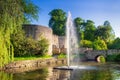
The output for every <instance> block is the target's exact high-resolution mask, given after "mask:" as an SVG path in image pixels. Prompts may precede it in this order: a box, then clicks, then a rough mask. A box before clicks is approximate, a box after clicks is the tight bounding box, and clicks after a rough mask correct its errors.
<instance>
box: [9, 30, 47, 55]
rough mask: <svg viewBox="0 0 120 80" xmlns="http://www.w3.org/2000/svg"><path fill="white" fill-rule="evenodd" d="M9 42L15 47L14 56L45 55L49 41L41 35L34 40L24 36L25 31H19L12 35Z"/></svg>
mask: <svg viewBox="0 0 120 80" xmlns="http://www.w3.org/2000/svg"><path fill="white" fill-rule="evenodd" d="M11 42H12V44H13V46H14V49H15V51H14V56H15V57H28V56H35V55H45V54H46V53H47V52H48V47H49V43H48V40H47V39H46V38H44V37H43V36H40V39H39V41H36V40H34V39H33V38H32V37H25V33H24V32H22V31H20V32H19V33H16V34H15V35H14V36H12V39H11Z"/></svg>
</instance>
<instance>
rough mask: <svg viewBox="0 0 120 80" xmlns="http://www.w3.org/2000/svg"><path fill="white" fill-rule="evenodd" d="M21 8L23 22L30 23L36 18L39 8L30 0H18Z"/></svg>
mask: <svg viewBox="0 0 120 80" xmlns="http://www.w3.org/2000/svg"><path fill="white" fill-rule="evenodd" d="M20 1H21V8H22V9H23V12H24V23H30V22H31V21H32V20H38V11H39V8H38V6H37V5H35V4H34V3H33V2H32V1H31V0H20Z"/></svg>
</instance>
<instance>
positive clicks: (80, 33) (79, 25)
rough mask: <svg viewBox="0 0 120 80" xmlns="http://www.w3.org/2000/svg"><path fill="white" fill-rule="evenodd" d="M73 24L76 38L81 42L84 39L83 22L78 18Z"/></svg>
mask: <svg viewBox="0 0 120 80" xmlns="http://www.w3.org/2000/svg"><path fill="white" fill-rule="evenodd" d="M74 24H75V26H76V27H77V33H78V36H79V37H80V39H81V40H83V39H84V33H83V31H84V27H83V24H84V20H83V19H82V18H80V17H77V18H75V19H74Z"/></svg>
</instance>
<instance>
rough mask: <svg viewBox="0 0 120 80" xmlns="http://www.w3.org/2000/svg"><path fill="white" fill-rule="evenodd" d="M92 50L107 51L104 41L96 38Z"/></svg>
mask: <svg viewBox="0 0 120 80" xmlns="http://www.w3.org/2000/svg"><path fill="white" fill-rule="evenodd" d="M93 49H95V50H107V45H106V43H105V41H104V40H101V39H100V38H98V39H96V40H95V41H94V42H93Z"/></svg>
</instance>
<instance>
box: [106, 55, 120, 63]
mask: <svg viewBox="0 0 120 80" xmlns="http://www.w3.org/2000/svg"><path fill="white" fill-rule="evenodd" d="M106 59H107V61H114V62H117V61H120V54H112V55H108V56H107V58H106Z"/></svg>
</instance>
